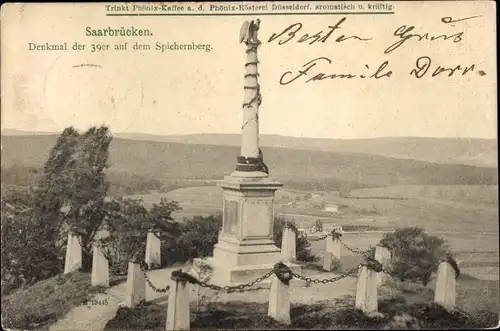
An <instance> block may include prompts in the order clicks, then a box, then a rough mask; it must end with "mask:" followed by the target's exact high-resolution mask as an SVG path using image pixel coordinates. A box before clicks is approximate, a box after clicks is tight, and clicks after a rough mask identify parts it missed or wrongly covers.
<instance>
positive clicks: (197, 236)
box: [161, 214, 222, 265]
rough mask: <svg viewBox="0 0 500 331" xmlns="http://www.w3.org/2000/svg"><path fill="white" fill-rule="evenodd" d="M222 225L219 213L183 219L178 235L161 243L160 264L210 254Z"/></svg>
mask: <svg viewBox="0 0 500 331" xmlns="http://www.w3.org/2000/svg"><path fill="white" fill-rule="evenodd" d="M221 226H222V217H221V215H220V214H216V215H210V216H208V217H203V216H195V217H193V218H192V219H184V223H183V224H181V225H180V235H179V236H178V237H177V238H175V239H173V240H170V241H169V242H168V243H167V244H166V245H162V254H161V255H162V265H166V264H168V265H170V264H172V263H175V262H186V261H188V260H190V259H193V258H196V257H205V256H211V255H212V253H213V248H214V245H215V244H216V243H217V240H218V236H219V230H220V228H221Z"/></svg>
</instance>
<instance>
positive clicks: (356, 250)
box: [338, 238, 371, 255]
mask: <svg viewBox="0 0 500 331" xmlns="http://www.w3.org/2000/svg"><path fill="white" fill-rule="evenodd" d="M338 240H339V241H340V243H341V244H342V245H343V246H344V247H345V248H347V250H348V251H349V252H351V253H354V254H358V255H366V254H368V253H369V252H370V250H371V247H370V248H368V249H367V250H366V251H362V250H358V249H355V248H352V247H349V246H348V245H347V244H346V243H345V242H344V241H343V240H342V239H340V238H339V239H338Z"/></svg>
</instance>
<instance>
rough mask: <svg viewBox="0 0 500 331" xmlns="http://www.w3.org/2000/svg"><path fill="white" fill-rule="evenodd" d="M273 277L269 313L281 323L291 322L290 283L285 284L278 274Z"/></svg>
mask: <svg viewBox="0 0 500 331" xmlns="http://www.w3.org/2000/svg"><path fill="white" fill-rule="evenodd" d="M271 277H272V279H271V291H270V293H269V307H268V311H267V315H268V316H270V317H272V318H273V319H275V320H276V321H278V322H280V323H283V324H291V320H290V285H287V284H284V283H283V282H282V281H281V280H280V279H279V278H278V277H277V276H276V275H272V276H271Z"/></svg>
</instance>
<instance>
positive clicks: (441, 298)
mask: <svg viewBox="0 0 500 331" xmlns="http://www.w3.org/2000/svg"><path fill="white" fill-rule="evenodd" d="M455 301H456V279H455V270H454V269H453V267H452V266H451V264H449V263H448V262H441V263H440V264H439V267H438V272H437V280H436V290H435V291H434V302H435V303H438V304H440V305H441V306H443V307H444V308H446V309H453V308H454V307H455Z"/></svg>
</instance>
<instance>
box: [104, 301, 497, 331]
mask: <svg viewBox="0 0 500 331" xmlns="http://www.w3.org/2000/svg"><path fill="white" fill-rule="evenodd" d="M427 299H428V298H427V297H426V296H425V295H423V296H422V298H420V300H417V301H415V300H407V299H406V297H405V296H404V295H398V296H396V297H392V298H381V299H380V300H379V311H380V312H381V313H382V314H383V316H381V317H368V316H365V315H364V314H363V313H362V312H361V311H359V310H357V309H355V308H354V298H353V297H351V296H346V297H342V298H337V299H332V300H327V301H320V302H317V303H314V304H309V305H304V304H292V306H291V310H290V316H291V321H292V324H291V325H290V326H288V325H283V324H280V323H278V322H276V321H274V320H273V319H272V318H270V317H268V316H267V308H268V305H267V304H262V303H248V302H242V301H232V302H224V303H221V302H212V303H209V304H208V305H206V307H205V309H204V310H203V311H201V312H199V313H194V312H193V311H194V310H193V309H191V312H192V313H191V317H190V320H191V330H213V329H219V330H220V329H227V330H238V329H247V330H248V329H279V330H290V329H295V330H308V329H326V330H328V329H330V330H331V329H401V328H409V329H416V328H433V329H435V328H445V329H446V328H467V327H470V328H479V327H492V326H495V325H496V324H497V322H498V315H497V314H495V313H492V312H485V311H476V312H473V313H471V314H463V313H461V312H447V311H445V310H444V309H442V308H441V307H440V306H438V305H434V304H432V303H428V302H425V301H424V300H427ZM166 312H167V307H166V306H161V305H157V304H143V305H141V306H138V307H136V308H134V309H130V308H120V310H119V311H118V313H117V315H116V317H115V318H114V319H113V320H111V321H110V322H108V324H107V325H106V327H105V328H104V330H105V331H114V330H116V331H118V330H155V331H156V330H158V331H159V330H164V328H165V322H166Z"/></svg>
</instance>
